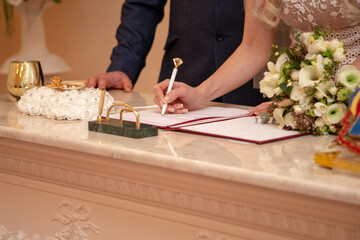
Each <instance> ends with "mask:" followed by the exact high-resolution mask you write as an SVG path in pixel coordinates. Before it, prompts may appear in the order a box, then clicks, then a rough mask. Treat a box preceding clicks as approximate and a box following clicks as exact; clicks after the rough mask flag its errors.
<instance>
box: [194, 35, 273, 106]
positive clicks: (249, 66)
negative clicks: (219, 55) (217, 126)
mask: <svg viewBox="0 0 360 240" xmlns="http://www.w3.org/2000/svg"><path fill="white" fill-rule="evenodd" d="M271 45H272V40H271V39H269V40H268V41H267V43H265V44H264V43H263V44H262V45H258V44H254V45H253V46H249V45H246V44H244V45H241V46H240V47H239V48H238V49H237V50H236V51H235V52H234V53H233V54H232V55H231V56H230V58H229V59H228V60H227V61H226V62H225V63H224V64H223V65H222V66H221V67H220V68H219V69H218V70H217V71H216V72H215V73H214V74H213V75H212V76H210V77H209V78H208V79H207V80H206V81H204V82H203V83H202V84H201V85H199V86H198V87H197V88H198V89H197V91H198V92H199V97H200V99H201V100H200V99H199V100H200V101H201V103H202V104H203V103H206V102H208V101H211V100H213V99H215V98H217V97H220V96H222V95H224V94H226V93H228V92H230V91H232V90H234V89H235V88H238V87H240V86H242V85H243V84H245V83H246V82H248V81H249V80H251V79H252V78H253V77H254V76H255V75H256V74H257V73H258V72H259V71H261V70H262V69H263V68H264V66H266V63H267V61H268V60H269V56H270V53H271Z"/></svg>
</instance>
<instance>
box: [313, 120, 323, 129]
mask: <svg viewBox="0 0 360 240" xmlns="http://www.w3.org/2000/svg"><path fill="white" fill-rule="evenodd" d="M324 126H325V123H324V120H323V119H322V118H318V119H316V121H315V127H318V128H323V127H324Z"/></svg>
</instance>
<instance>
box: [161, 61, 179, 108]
mask: <svg viewBox="0 0 360 240" xmlns="http://www.w3.org/2000/svg"><path fill="white" fill-rule="evenodd" d="M173 61H174V69H173V71H172V74H171V78H170V83H169V86H168V88H167V91H166V94H168V93H169V92H170V91H171V89H172V88H173V85H174V82H175V78H176V74H177V71H178V68H179V66H180V65H181V64H183V61H182V60H181V58H174V59H173ZM167 105H168V104H167V103H166V102H164V105H163V107H162V110H161V115H164V114H165V111H166V108H167Z"/></svg>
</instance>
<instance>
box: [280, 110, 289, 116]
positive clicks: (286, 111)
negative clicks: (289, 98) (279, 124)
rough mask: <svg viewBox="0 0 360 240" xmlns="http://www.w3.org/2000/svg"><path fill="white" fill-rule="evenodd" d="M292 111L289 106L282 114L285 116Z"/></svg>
mask: <svg viewBox="0 0 360 240" xmlns="http://www.w3.org/2000/svg"><path fill="white" fill-rule="evenodd" d="M289 112H290V109H289V108H285V110H284V111H283V114H282V116H283V117H285V115H286V114H288V113H289Z"/></svg>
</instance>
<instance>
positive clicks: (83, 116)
mask: <svg viewBox="0 0 360 240" xmlns="http://www.w3.org/2000/svg"><path fill="white" fill-rule="evenodd" d="M100 94H101V90H100V89H95V88H83V89H80V90H69V91H65V90H56V89H53V88H48V87H34V88H32V89H30V90H27V91H26V92H25V93H24V95H23V96H21V98H20V100H19V101H18V102H17V103H16V106H17V109H18V111H19V112H21V113H23V114H28V115H32V116H43V117H46V118H49V119H57V120H64V119H67V120H77V119H80V120H92V119H95V118H96V116H98V110H99V102H100ZM113 103H114V98H113V97H112V96H111V95H110V94H109V93H108V92H106V95H105V101H104V107H103V112H106V111H107V109H108V108H109V107H110V106H111V105H112V104H113Z"/></svg>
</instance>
